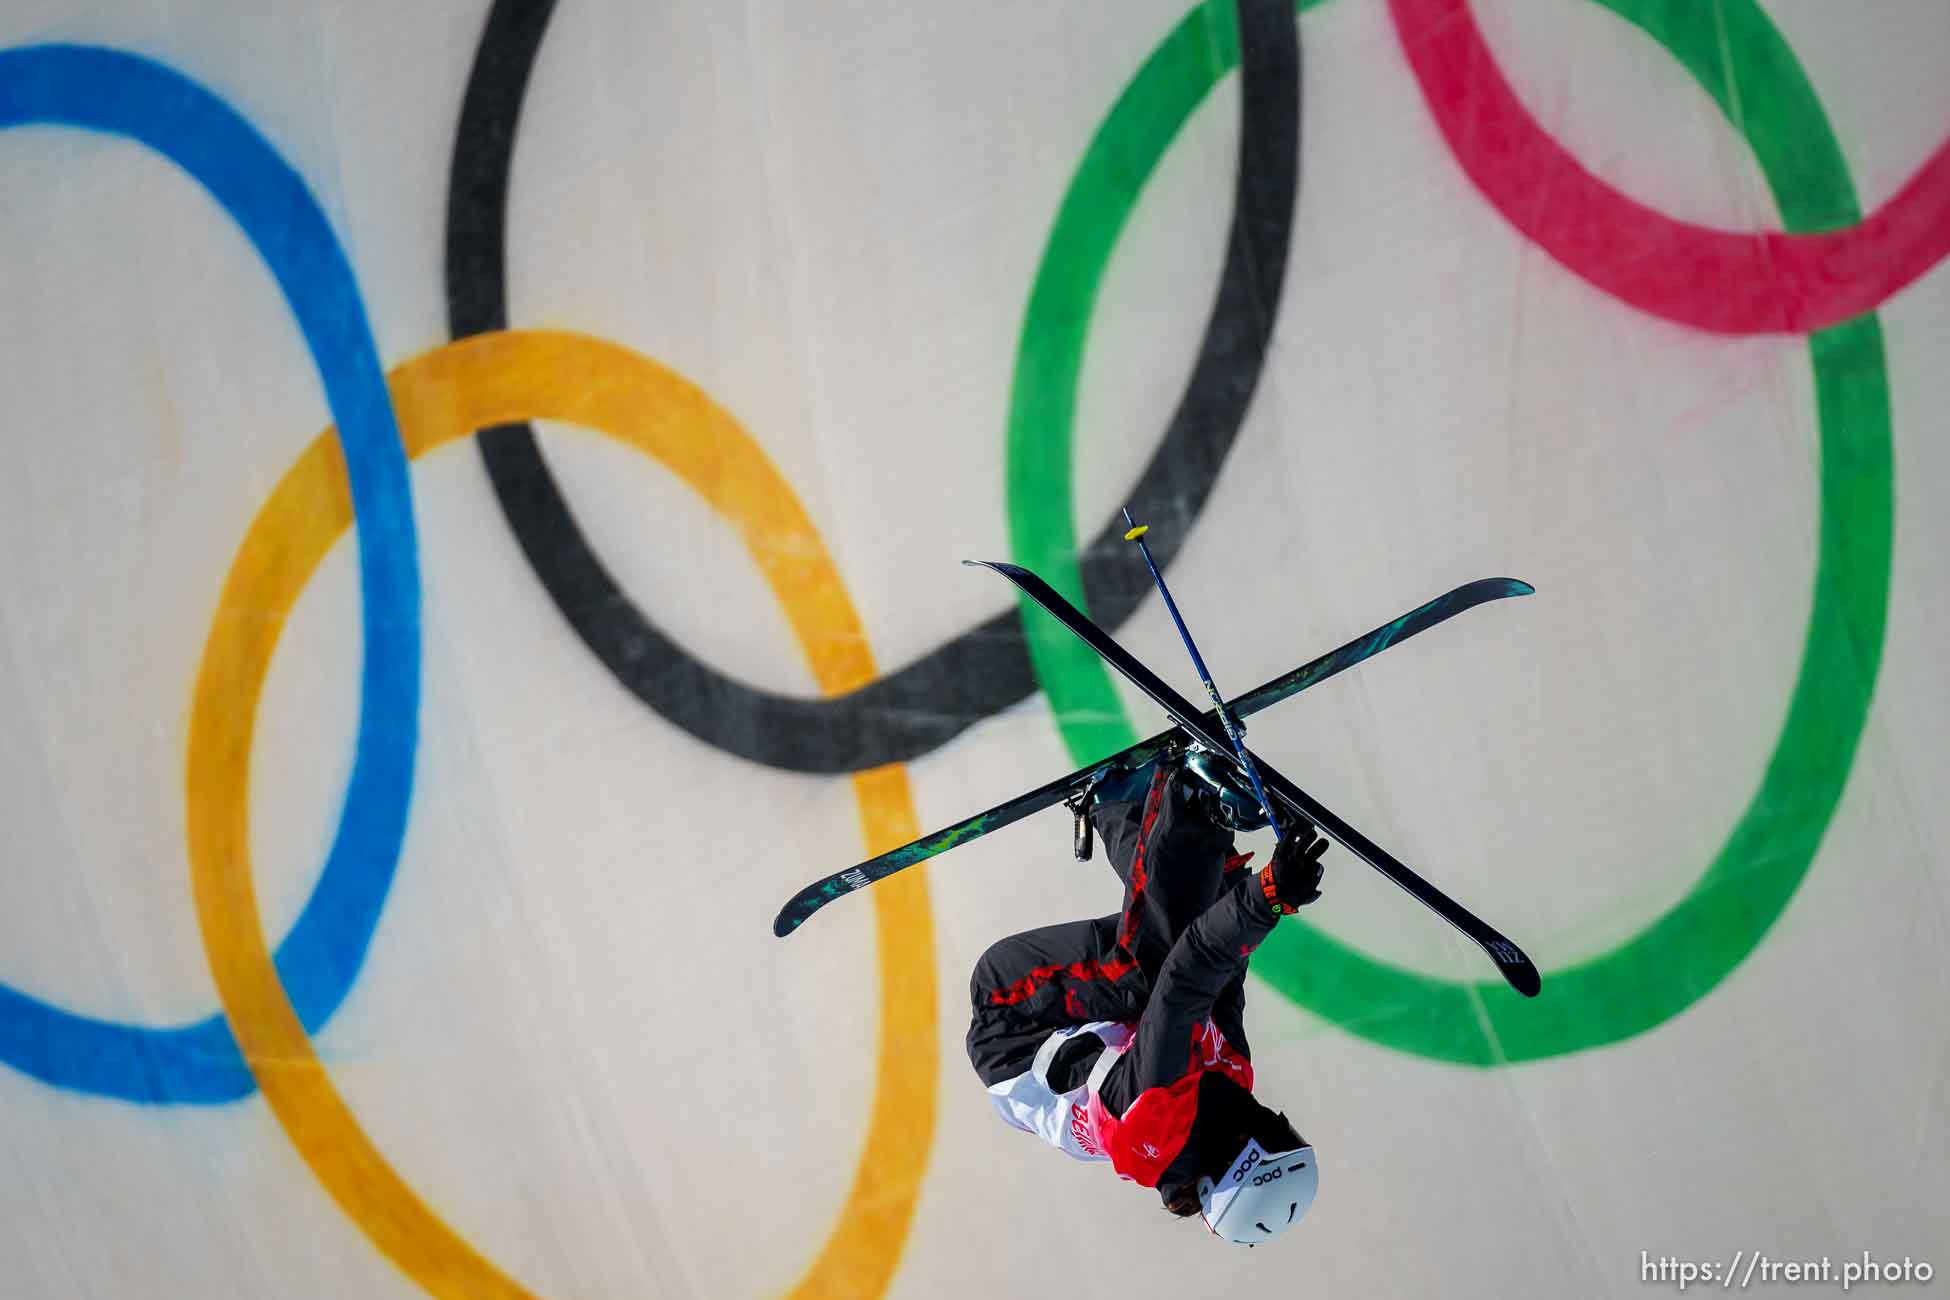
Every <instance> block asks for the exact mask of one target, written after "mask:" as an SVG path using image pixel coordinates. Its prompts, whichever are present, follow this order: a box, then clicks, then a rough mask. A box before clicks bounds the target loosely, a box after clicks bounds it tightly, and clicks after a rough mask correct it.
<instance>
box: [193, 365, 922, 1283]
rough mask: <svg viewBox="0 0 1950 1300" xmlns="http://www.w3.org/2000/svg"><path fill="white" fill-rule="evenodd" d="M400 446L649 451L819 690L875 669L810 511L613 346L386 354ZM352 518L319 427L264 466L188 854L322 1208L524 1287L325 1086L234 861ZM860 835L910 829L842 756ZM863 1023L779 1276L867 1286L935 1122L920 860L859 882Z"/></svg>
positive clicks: (902, 811) (696, 394)
mask: <svg viewBox="0 0 1950 1300" xmlns="http://www.w3.org/2000/svg"><path fill="white" fill-rule="evenodd" d="M388 383H389V387H390V388H391V391H392V398H393V407H394V410H395V411H396V412H397V414H398V416H399V428H400V435H401V437H402V438H403V440H404V441H405V443H406V453H407V455H408V456H409V457H414V458H417V457H419V456H421V455H423V454H425V453H426V452H429V451H432V450H433V449H435V448H436V447H441V446H444V445H445V444H447V443H450V442H455V441H457V440H459V439H461V438H464V437H467V436H470V435H471V434H472V433H473V432H474V431H475V430H476V429H480V428H485V427H487V426H490V425H495V424H505V423H508V422H510V421H515V420H529V419H548V420H561V421H564V422H567V423H570V424H576V425H581V426H583V427H585V428H589V429H594V430H598V431H600V432H603V433H607V434H609V435H610V436H612V437H614V438H617V439H619V440H621V441H622V442H625V443H628V444H629V445H630V446H632V447H635V448H636V449H638V450H639V451H642V452H644V453H645V454H647V455H649V456H652V457H655V458H656V459H657V460H659V461H662V462H663V463H664V464H665V465H666V466H667V467H669V468H670V469H671V470H672V471H673V472H675V473H676V474H677V475H678V476H679V477H681V478H682V479H683V480H684V481H685V482H686V483H688V484H690V486H691V487H692V488H694V489H695V490H696V491H697V492H698V493H699V494H700V495H702V496H703V497H704V498H705V499H706V500H707V501H709V502H710V503H711V504H712V505H713V506H714V507H716V508H717V510H718V511H719V512H720V513H721V514H723V515H724V516H725V517H726V518H728V519H729V520H730V522H731V523H732V524H733V525H734V526H735V527H736V528H737V529H738V531H739V533H740V534H741V535H742V537H743V538H744V541H745V545H746V547H747V548H748V549H749V550H750V552H751V554H752V558H753V559H754V560H756V561H757V562H758V567H759V569H760V571H761V572H762V573H763V574H764V575H765V580H766V582H767V583H769V584H770V586H771V588H772V592H773V594H774V595H775V596H776V597H777V598H778V600H779V602H780V604H781V605H782V606H783V608H784V610H785V613H786V617H787V619H788V621H789V622H790V623H791V625H792V629H793V632H794V634H795V635H796V636H797V637H798V639H799V643H800V645H801V647H802V648H803V649H804V650H805V652H806V656H807V658H808V659H810V660H811V663H812V669H813V675H814V677H815V678H816V679H817V681H818V682H819V686H820V689H821V690H823V691H825V692H826V693H827V694H829V695H832V694H839V693H841V692H844V691H847V690H850V689H853V688H855V687H858V686H861V685H863V684H865V683H867V682H869V681H871V680H873V678H874V676H875V670H874V665H873V659H872V656H871V654H870V652H869V651H868V648H867V641H866V635H865V630H864V629H863V628H862V626H861V624H860V619H859V615H858V614H857V613H856V612H855V611H854V609H853V606H852V603H851V601H849V600H848V598H847V595H846V591H845V588H844V587H843V586H842V584H841V582H840V578H839V574H838V572H837V571H836V570H835V569H834V567H833V562H832V560H831V558H830V557H829V556H828V555H827V554H826V549H825V547H824V545H823V544H822V543H821V542H820V540H819V536H818V534H817V533H816V532H814V530H813V526H812V521H811V520H810V519H809V518H807V516H806V512H805V510H804V509H803V508H802V507H801V506H800V504H799V501H798V499H797V498H796V497H795V496H794V495H793V494H792V491H791V489H790V488H789V487H787V486H786V484H785V482H784V481H783V480H782V479H781V478H780V476H779V473H778V470H777V469H776V468H775V467H774V466H773V465H772V463H771V461H769V460H768V459H767V458H766V456H765V453H764V452H763V451H762V450H760V448H759V447H758V445H757V444H756V443H754V442H753V441H752V440H751V438H750V437H749V436H748V435H747V434H746V433H745V432H744V430H743V429H741V428H740V427H739V426H738V424H737V422H736V421H735V420H733V419H732V417H731V416H730V415H729V414H728V413H727V412H725V411H724V410H723V409H721V408H720V407H719V406H718V405H717V404H716V403H714V402H713V401H711V399H710V398H709V397H707V396H705V395H704V393H703V392H701V391H700V390H699V389H698V388H696V387H695V386H694V385H692V384H690V383H688V382H687V381H685V380H684V379H682V378H681V377H679V376H678V375H676V374H674V373H673V372H671V371H670V370H668V369H666V368H664V367H663V366H660V365H658V364H657V363H656V362H654V361H651V360H649V359H648V358H646V357H642V356H640V355H638V354H637V353H634V352H631V351H629V350H628V349H627V348H623V347H619V346H617V345H615V344H611V343H604V342H601V341H599V340H597V339H591V338H586V337H583V336H581V335H574V334H563V333H554V332H546V331H519V332H509V333H501V334H484V335H478V336H476V337H473V338H469V339H465V340H462V341H460V342H456V343H450V344H448V345H447V346H445V347H442V348H438V349H436V350H434V351H432V352H429V353H426V354H425V355H423V356H420V357H417V358H415V359H414V360H412V361H409V362H407V363H406V364H404V365H402V366H400V367H399V368H398V369H396V370H394V371H393V373H392V376H391V378H390V380H389V381H388ZM351 523H352V499H351V495H350V493H349V491H348V489H347V486H346V479H345V469H344V462H343V460H342V459H341V458H340V455H339V450H338V444H337V442H336V440H335V438H334V436H333V431H332V430H330V429H327V430H326V431H325V432H324V433H322V434H320V435H319V436H318V437H317V438H316V439H315V440H313V442H312V444H311V446H310V447H308V448H307V449H306V450H305V452H304V454H303V455H302V456H300V457H299V458H298V461H297V463H296V464H294V465H293V466H292V467H291V469H290V470H289V471H288V472H287V473H286V474H285V476H284V478H283V479H282V480H280V481H279V483H278V486H277V488H276V490H275V491H273V492H272V494H271V496H270V499H269V500H267V501H266V502H265V503H264V507H263V509H261V510H259V511H258V513H257V517H256V518H255V519H254V520H253V521H252V523H251V528H250V532H249V533H248V534H247V535H246V537H245V539H244V543H243V545H242V546H241V547H240V548H239V549H238V552H237V558H236V560H235V561H234V562H233V563H232V565H231V569H230V574H229V576H228V578H227V579H226V580H225V583H224V588H223V596H222V599H221V601H220V603H219V606H218V609H217V615H216V618H215V620H214V622H213V624H212V627H211V629H210V636H209V640H208V641H207V642H206V643H205V645H204V649H203V661H202V666H201V668H200V670H199V671H198V674H197V681H196V695H195V702H194V706H193V712H192V716H191V720H190V741H189V766H188V777H187V791H186V794H187V800H188V814H189V817H188V820H189V854H190V874H191V879H192V883H193V886H194V889H195V895H196V910H197V920H198V924H199V925H200V926H201V929H202V933H203V944H204V949H205V951H206V952H207V954H208V956H209V959H210V969H211V971H212V973H213V974H214V975H215V977H216V984H217V993H218V996H219V997H220V998H221V999H222V1001H223V1007H224V1012H225V1014H226V1015H227V1016H228V1017H229V1019H230V1025H231V1028H232V1030H233V1032H235V1034H236V1035H237V1041H238V1043H239V1045H240V1046H241V1047H242V1048H243V1052H244V1059H245V1061H246V1062H248V1063H249V1065H250V1069H251V1073H252V1075H253V1076H255V1077H256V1079H257V1082H258V1086H259V1087H261V1088H262V1089H263V1090H264V1096H265V1099H266V1100H267V1101H268V1102H270V1104H271V1109H272V1111H273V1112H274V1113H275V1114H276V1115H277V1117H278V1122H279V1123H280V1124H282V1125H283V1126H284V1131H285V1133H286V1134H287V1135H288V1136H289V1137H290V1139H291V1141H292V1144H293V1145H294V1146H296V1147H297V1149H298V1151H299V1154H300V1155H302V1156H303V1157H304V1160H305V1162H306V1163H307V1164H309V1165H310V1166H311V1168H312V1171H313V1173H315V1174H316V1175H317V1176H318V1179H319V1181H320V1182H322V1183H323V1184H324V1185H325V1187H326V1189H327V1190H328V1191H329V1192H330V1193H331V1195H332V1197H333V1199H335V1200H336V1201H337V1202H338V1203H339V1206H340V1207H341V1208H342V1209H343V1210H344V1211H345V1212H346V1214H348V1215H350V1216H351V1218H352V1220H353V1221H354V1222H355V1223H357V1224H358V1225H359V1227H360V1228H361V1229H362V1230H363V1231H364V1232H365V1234H366V1236H367V1237H369V1238H370V1239H371V1240H372V1242H373V1244H374V1245H376V1246H377V1247H378V1248H379V1249H380V1250H381V1251H383V1252H384V1253H385V1254H386V1255H387V1256H388V1257H389V1258H391V1259H392V1260H393V1262H394V1263H396V1264H397V1265H399V1267H400V1268H401V1269H402V1270H403V1271H404V1272H405V1273H406V1274H407V1275H408V1276H409V1277H411V1278H413V1280H414V1281H416V1282H418V1283H419V1284H420V1285H421V1286H423V1287H425V1288H426V1289H427V1290H428V1291H430V1292H432V1293H433V1294H434V1295H439V1296H469V1297H478V1296H527V1295H528V1294H529V1293H528V1292H527V1291H526V1290H524V1289H523V1288H522V1287H521V1286H520V1284H518V1283H517V1282H515V1281H514V1280H513V1279H512V1278H510V1277H508V1276H507V1275H506V1274H505V1273H503V1272H502V1271H501V1270H500V1269H498V1268H497V1267H495V1265H494V1264H493V1263H492V1262H490V1261H489V1260H488V1259H487V1258H486V1257H485V1256H483V1255H482V1254H481V1253H480V1252H479V1251H477V1250H475V1249H474V1247H473V1246H472V1245H470V1244H469V1243H468V1242H467V1241H466V1240H465V1239H463V1238H462V1237H461V1236H460V1235H459V1234H457V1233H456V1232H455V1231H454V1230H453V1229H452V1228H450V1227H448V1226H447V1224H446V1223H445V1222H443V1221H442V1220H441V1219H440V1217H439V1216H438V1215H436V1214H435V1213H434V1212H433V1210H432V1209H431V1208H430V1207H429V1206H428V1205H427V1204H426V1203H425V1202H424V1201H422V1200H421V1199H420V1197H419V1195H418V1194H417V1193H416V1192H414V1190H413V1189H412V1188H411V1187H409V1186H408V1185H407V1183H406V1181H405V1180H404V1179H403V1178H401V1177H400V1175H399V1174H398V1173H397V1172H396V1171H395V1170H394V1169H393V1168H392V1166H391V1165H389V1164H388V1163H387V1162H386V1158H385V1157H384V1156H383V1155H381V1154H380V1152H379V1150H378V1148H377V1147H375V1146H374V1145H373V1143H372V1140H371V1139H370V1138H369V1137H367V1136H366V1133H365V1130H364V1129H362V1128H361V1127H360V1126H359V1121H358V1120H357V1118H355V1117H354V1115H353V1114H352V1111H351V1110H350V1108H348V1107H347V1106H346V1104H345V1101H344V1099H343V1098H341V1097H340V1096H339V1093H338V1091H337V1089H336V1088H334V1087H333V1086H332V1081H331V1078H330V1076H329V1075H328V1074H327V1073H326V1071H325V1068H324V1066H323V1065H322V1064H321V1063H320V1062H319V1060H318V1057H317V1055H316V1054H315V1053H314V1052H313V1051H312V1045H311V1040H310V1039H309V1037H307V1035H306V1034H305V1031H304V1027H303V1026H302V1025H301V1024H300V1023H299V1021H298V1016H297V1013H296V1012H295V1011H293V1010H292V1007H291V1003H290V1001H289V999H287V998H286V996H285V991H284V986H283V985H282V984H281V983H280V982H279V980H278V975H277V970H276V968H275V967H274V966H273V965H272V962H271V954H270V951H269V949H268V948H267V946H266V944H265V939H264V930H263V925H262V923H261V919H260V917H259V914H258V907H257V896H256V891H255V888H254V886H253V883H252V879H251V863H250V848H249V804H250V790H249V775H250V753H251V734H252V728H253V726H254V724H255V719H256V712H257V701H258V695H259V692H260V690H261V689H262V687H263V684H264V677H265V674H266V672H267V671H268V669H269V667H270V663H271V655H272V652H273V651H274V650H275V649H276V647H277V641H278V636H279V633H280V632H281V631H282V630H283V627H284V622H285V619H286V617H287V616H288V615H289V614H290V612H291V608H292V606H293V605H294V604H295V603H296V601H297V599H298V595H299V593H300V592H302V591H303V590H304V587H305V584H306V583H307V582H308V581H309V580H310V578H311V575H312V572H313V571H314V570H315V569H316V568H317V566H318V563H319V561H321V560H322V559H323V558H324V557H325V554H326V552H327V551H329V550H330V549H331V547H332V544H333V543H334V542H335V541H337V540H338V538H339V537H340V536H341V535H342V534H343V533H344V532H345V530H346V529H347V528H348V527H349V526H350V525H351ZM852 780H853V787H854V796H855V798H856V799H857V801H858V803H859V809H860V822H861V827H862V830H863V831H864V834H865V839H866V843H867V851H868V853H869V854H873V853H880V852H884V851H885V850H887V849H890V848H893V847H894V846H896V845H898V844H902V843H905V842H906V841H908V840H910V839H913V838H915V836H917V835H918V834H919V827H918V825H917V824H916V819H915V816H914V806H913V801H912V798H911V796H910V794H909V791H908V787H907V774H906V770H905V769H904V768H903V767H902V766H901V765H899V764H890V765H889V766H886V767H881V768H876V769H873V770H872V771H866V772H859V773H856V774H855V775H854V776H853V778H852ZM873 901H874V917H875V924H876V931H877V935H878V940H879V958H880V988H881V1010H880V1040H879V1055H878V1065H877V1081H876V1084H875V1091H874V1101H873V1108H872V1111H871V1114H870V1117H869V1120H868V1126H867V1136H866V1142H865V1146H864V1149H863V1150H862V1151H861V1153H860V1160H859V1164H858V1166H857V1168H856V1169H855V1172H854V1176H853V1185H852V1187H851V1189H850V1190H849V1192H848V1195H847V1201H846V1204H845V1206H844V1207H842V1209H841V1210H840V1213H839V1220H838V1223H837V1224H836V1225H835V1227H834V1229H833V1231H832V1233H831V1235H829V1236H828V1237H827V1239H826V1244H825V1246H824V1247H823V1248H822V1249H821V1251H820V1253H819V1255H818V1257H817V1258H816V1259H815V1260H814V1261H813V1262H812V1264H811V1266H810V1267H808V1268H807V1270H806V1272H805V1274H804V1275H803V1276H802V1277H801V1278H800V1279H799V1283H798V1285H797V1286H796V1287H795V1288H794V1290H793V1292H792V1294H793V1295H794V1296H803V1297H815V1296H819V1297H825V1296H832V1297H853V1296H865V1295H876V1294H878V1293H880V1292H881V1291H882V1290H884V1289H885V1288H886V1286H887V1283H888V1282H889V1281H890V1280H891V1279H892V1277H893V1273H894V1268H895V1266H896V1265H897V1264H898V1263H899V1260H900V1254H901V1250H902V1247H903V1246H904V1245H905V1243H906V1238H907V1232H908V1228H909V1226H910V1225H911V1223H912V1221H913V1216H914V1206H915V1201H916V1199H917V1198H918V1196H919V1194H920V1187H921V1179H922V1177H923V1176H924V1173H925V1171H926V1167H927V1161H928V1152H929V1148H930V1146H931V1144H932V1142H933V1137H934V1104H935V1093H936V1087H937V1083H938V1079H939V1052H940V1044H939V1043H938V1041H937V1039H936V1021H935V982H934V979H935V971H934V965H935V959H934V922H933V916H932V913H931V912H930V910H929V906H928V896H927V889H926V883H925V880H924V879H923V877H922V875H921V873H920V872H919V871H909V872H904V873H903V874H901V875H900V876H898V877H896V878H894V879H891V880H887V881H884V882H883V883H881V884H880V885H878V886H876V887H875V888H874V891H873Z"/></svg>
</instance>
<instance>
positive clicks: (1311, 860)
mask: <svg viewBox="0 0 1950 1300" xmlns="http://www.w3.org/2000/svg"><path fill="white" fill-rule="evenodd" d="M1325 852H1327V837H1326V836H1324V835H1322V834H1321V833H1320V832H1319V831H1317V830H1315V829H1314V828H1313V827H1312V826H1310V825H1308V824H1307V823H1305V822H1301V823H1300V824H1299V825H1297V826H1295V827H1293V828H1292V829H1290V830H1289V831H1287V833H1286V834H1285V835H1283V836H1281V837H1280V842H1279V844H1277V845H1275V846H1274V849H1273V860H1272V861H1271V862H1269V863H1267V864H1266V866H1265V868H1264V869H1263V870H1261V871H1260V873H1259V887H1260V890H1261V892H1262V893H1264V894H1265V895H1266V901H1267V903H1268V905H1269V906H1271V907H1272V909H1273V910H1274V911H1275V912H1280V913H1286V912H1294V911H1298V910H1299V909H1300V908H1303V907H1305V906H1306V905H1307V904H1309V903H1311V902H1313V901H1314V900H1315V899H1316V898H1319V897H1320V876H1321V865H1320V855H1321V854H1323V853H1325Z"/></svg>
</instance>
